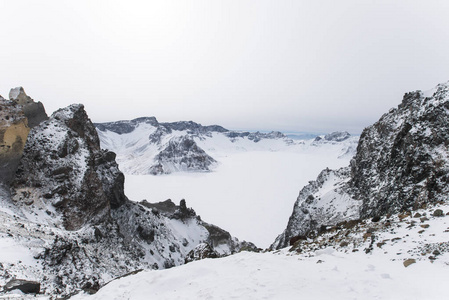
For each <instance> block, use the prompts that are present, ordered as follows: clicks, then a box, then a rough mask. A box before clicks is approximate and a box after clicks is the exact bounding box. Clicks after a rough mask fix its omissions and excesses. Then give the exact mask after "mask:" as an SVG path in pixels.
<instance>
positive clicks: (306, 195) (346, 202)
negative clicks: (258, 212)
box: [270, 168, 361, 249]
mask: <svg viewBox="0 0 449 300" xmlns="http://www.w3.org/2000/svg"><path fill="white" fill-rule="evenodd" d="M349 176H350V170H349V168H342V169H340V170H337V171H333V170H330V169H325V170H323V171H322V172H321V173H320V174H319V175H318V178H317V180H316V181H310V182H309V184H308V185H307V186H305V187H304V188H303V189H302V190H301V191H300V192H299V196H298V198H297V200H296V202H295V205H294V207H293V213H292V215H291V216H290V219H289V221H288V224H287V228H286V229H285V231H284V232H283V233H282V234H280V235H279V236H278V237H277V238H276V241H275V242H274V243H273V244H272V245H271V246H270V249H280V248H283V247H287V246H289V244H290V240H291V239H292V238H294V237H296V236H307V235H310V234H312V235H315V234H317V233H318V232H319V231H320V228H321V227H322V225H325V226H326V227H327V226H328V225H335V224H337V223H340V222H344V221H346V220H350V219H358V218H359V207H360V204H361V202H360V201H357V200H355V199H353V198H352V197H351V196H350V195H348V194H347V193H346V192H345V189H344V188H343V185H342V183H344V182H346V181H347V180H348V179H349ZM329 187H334V189H333V190H332V191H331V192H329Z"/></svg>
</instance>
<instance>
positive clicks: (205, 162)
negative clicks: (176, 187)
mask: <svg viewBox="0 0 449 300" xmlns="http://www.w3.org/2000/svg"><path fill="white" fill-rule="evenodd" d="M154 160H155V164H154V165H153V166H152V167H151V168H150V170H149V173H150V174H153V175H158V174H169V173H172V172H176V171H210V166H211V165H213V164H214V163H216V161H215V159H213V158H212V157H211V156H209V155H208V154H207V153H206V152H205V151H204V150H203V149H201V148H200V147H199V146H198V145H197V144H196V143H195V141H194V140H193V139H191V138H189V137H188V136H181V137H178V138H172V139H171V140H170V141H169V142H168V145H167V146H166V147H165V148H164V149H163V150H162V151H161V152H159V154H158V155H156V157H155V159H154Z"/></svg>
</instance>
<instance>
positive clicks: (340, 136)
mask: <svg viewBox="0 0 449 300" xmlns="http://www.w3.org/2000/svg"><path fill="white" fill-rule="evenodd" d="M350 137H351V135H350V134H349V132H347V131H336V132H332V133H329V134H326V135H325V136H324V139H325V140H326V141H329V142H343V141H345V140H347V139H349V138H350Z"/></svg>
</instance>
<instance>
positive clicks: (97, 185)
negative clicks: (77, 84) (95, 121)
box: [12, 104, 126, 230]
mask: <svg viewBox="0 0 449 300" xmlns="http://www.w3.org/2000/svg"><path fill="white" fill-rule="evenodd" d="M114 159H115V155H114V154H113V153H110V152H107V151H104V150H101V149H100V142H99V140H98V136H97V133H96V131H95V127H94V126H93V125H92V123H91V122H90V120H89V118H88V117H87V114H86V112H85V111H84V106H83V105H81V104H77V105H71V106H69V107H67V108H64V109H60V110H58V111H56V112H55V113H53V115H52V116H51V118H50V119H49V120H47V121H44V122H42V123H41V124H40V125H38V126H36V127H35V128H33V129H32V131H31V133H30V136H29V138H28V141H27V144H26V146H25V149H24V154H23V158H22V159H21V161H20V165H19V168H18V170H17V173H16V178H15V180H14V182H13V183H12V186H13V187H14V190H15V193H14V196H13V200H14V201H15V203H16V204H17V205H18V206H22V207H25V208H27V207H29V206H30V205H31V204H34V205H36V206H41V207H49V211H50V212H51V211H52V210H54V211H55V213H56V215H61V217H62V222H63V225H64V228H66V229H68V230H77V229H79V228H81V227H83V226H84V225H86V224H88V223H90V224H95V223H101V222H103V221H105V219H107V218H108V217H109V215H110V214H109V212H110V208H111V206H112V207H118V206H120V205H121V204H123V203H124V202H125V201H126V197H125V195H124V193H123V181H124V177H123V174H122V173H121V172H120V171H119V170H118V166H117V164H116V163H115V160H114ZM47 219H49V221H53V220H54V217H53V216H52V215H51V214H49V216H48V218H47Z"/></svg>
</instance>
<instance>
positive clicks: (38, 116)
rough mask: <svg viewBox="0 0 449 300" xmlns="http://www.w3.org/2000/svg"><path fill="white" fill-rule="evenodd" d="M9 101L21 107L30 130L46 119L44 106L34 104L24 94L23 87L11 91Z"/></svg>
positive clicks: (39, 103)
mask: <svg viewBox="0 0 449 300" xmlns="http://www.w3.org/2000/svg"><path fill="white" fill-rule="evenodd" d="M9 99H10V100H13V101H15V102H16V103H17V104H19V105H21V106H22V109H23V112H24V114H25V116H26V117H27V119H28V126H29V127H30V128H33V127H34V126H36V125H38V124H39V123H41V122H42V121H45V120H47V119H48V116H47V113H46V112H45V108H44V105H43V104H42V103H41V102H34V100H33V99H32V98H31V97H29V96H28V95H27V94H26V93H25V90H24V89H23V87H16V88H13V89H11V91H10V92H9Z"/></svg>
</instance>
